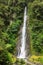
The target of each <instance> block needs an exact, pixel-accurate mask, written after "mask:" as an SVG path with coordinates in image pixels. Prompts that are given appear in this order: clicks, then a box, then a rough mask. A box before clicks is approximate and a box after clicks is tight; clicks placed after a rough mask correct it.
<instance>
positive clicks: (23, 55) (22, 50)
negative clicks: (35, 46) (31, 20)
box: [17, 7, 27, 58]
mask: <svg viewBox="0 0 43 65" xmlns="http://www.w3.org/2000/svg"><path fill="white" fill-rule="evenodd" d="M26 10H27V9H26V7H25V10H24V22H23V27H22V37H21V47H20V54H18V56H17V57H18V58H26V50H25V46H26V20H27V16H26ZM18 53H19V51H18Z"/></svg>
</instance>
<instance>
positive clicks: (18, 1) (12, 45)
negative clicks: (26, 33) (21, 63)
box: [0, 0, 26, 65]
mask: <svg viewBox="0 0 43 65" xmlns="http://www.w3.org/2000/svg"><path fill="white" fill-rule="evenodd" d="M25 5H26V0H23V1H22V0H0V64H1V65H12V63H13V61H12V56H13V55H14V54H15V55H16V44H17V37H18V31H19V29H20V26H21V24H22V22H23V15H24V14H23V13H24V6H25ZM11 54H12V55H11Z"/></svg>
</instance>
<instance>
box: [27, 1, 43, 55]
mask: <svg viewBox="0 0 43 65" xmlns="http://www.w3.org/2000/svg"><path fill="white" fill-rule="evenodd" d="M42 10H43V2H40V0H39V1H36V0H35V1H34V2H33V3H29V10H28V12H29V20H30V23H29V26H30V35H31V36H30V37H31V40H32V41H31V45H32V48H33V50H34V52H35V53H36V54H37V53H39V54H41V53H43V51H42V49H43V11H42Z"/></svg>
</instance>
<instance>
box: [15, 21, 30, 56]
mask: <svg viewBox="0 0 43 65" xmlns="http://www.w3.org/2000/svg"><path fill="white" fill-rule="evenodd" d="M21 32H22V26H21V28H20V31H19V32H18V34H19V36H18V40H17V53H16V55H18V52H19V53H20V47H21ZM25 50H26V57H27V56H29V54H30V36H29V29H28V21H27V22H26V47H25Z"/></svg>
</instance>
